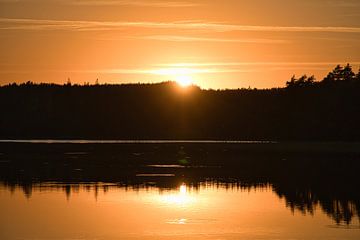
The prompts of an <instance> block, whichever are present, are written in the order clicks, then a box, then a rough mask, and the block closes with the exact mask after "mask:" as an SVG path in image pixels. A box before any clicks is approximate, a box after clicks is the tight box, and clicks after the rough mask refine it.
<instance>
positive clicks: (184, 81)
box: [152, 68, 198, 88]
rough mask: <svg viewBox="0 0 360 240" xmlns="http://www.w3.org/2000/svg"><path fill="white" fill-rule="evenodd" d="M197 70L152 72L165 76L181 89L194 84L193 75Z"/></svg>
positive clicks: (167, 69)
mask: <svg viewBox="0 0 360 240" xmlns="http://www.w3.org/2000/svg"><path fill="white" fill-rule="evenodd" d="M197 71H198V70H196V69H191V68H161V69H156V70H154V71H152V73H153V74H156V75H165V76H167V77H168V78H169V79H170V80H173V81H176V82H177V83H178V84H179V86H181V87H184V88H185V87H188V86H190V85H191V84H193V83H194V80H193V74H195V73H197Z"/></svg>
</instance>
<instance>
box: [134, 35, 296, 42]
mask: <svg viewBox="0 0 360 240" xmlns="http://www.w3.org/2000/svg"><path fill="white" fill-rule="evenodd" d="M135 38H137V39H145V40H157V41H169V42H225V43H232V42H233V43H268V44H281V43H288V42H289V41H287V40H281V39H280V40H278V39H261V38H244V39H234V38H205V37H191V36H173V35H153V36H142V37H135Z"/></svg>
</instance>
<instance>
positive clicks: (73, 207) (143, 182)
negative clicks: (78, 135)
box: [0, 144, 360, 240]
mask: <svg viewBox="0 0 360 240" xmlns="http://www.w3.org/2000/svg"><path fill="white" fill-rule="evenodd" d="M0 146H2V148H1V155H0V173H1V179H0V182H1V183H0V213H1V214H0V239H4V240H7V239H9V240H12V239H40V240H43V239H44V240H45V239H56V240H58V239H73V240H75V239H99V240H102V239H104V240H107V239H111V240H112V239H360V222H359V206H360V198H359V190H358V189H359V188H358V186H359V183H358V182H356V181H354V179H357V176H358V170H359V164H358V163H357V162H358V158H357V157H358V155H356V154H355V155H354V154H352V155H349V154H345V156H344V155H343V154H341V155H338V156H336V157H334V156H333V154H331V156H333V157H329V155H327V154H325V155H324V154H321V155H320V156H319V155H318V154H316V155H315V156H308V155H306V156H305V155H303V154H299V153H294V154H293V153H287V154H283V153H281V154H280V155H279V153H278V152H276V153H274V152H271V151H270V152H267V153H264V152H262V153H258V154H254V153H253V152H252V151H251V153H249V152H248V150H246V149H245V150H244V149H241V151H240V150H238V148H236V149H234V148H233V147H231V148H230V147H227V146H224V145H221V146H214V145H212V146H210V147H209V146H201V147H199V146H196V147H194V146H190V145H173V144H172V145H171V146H167V147H166V146H164V147H159V146H157V145H156V144H154V145H152V146H145V147H144V146H142V147H139V146H137V145H131V146H130V145H129V146H126V147H124V146H117V145H116V146H112V147H110V148H109V147H105V148H104V147H102V148H99V147H97V146H96V145H87V146H85V147H84V146H82V147H79V146H78V145H76V146H74V145H70V146H69V145H66V146H63V145H61V146H59V145H52V146H53V147H50V150H49V146H48V145H44V146H40V145H30V146H28V145H18V144H15V145H6V146H4V145H0ZM45 149H46V151H45ZM199 149H201V151H200V150H199ZM20 150H21V151H20ZM261 151H263V149H262V150H261ZM200 153H201V154H200Z"/></svg>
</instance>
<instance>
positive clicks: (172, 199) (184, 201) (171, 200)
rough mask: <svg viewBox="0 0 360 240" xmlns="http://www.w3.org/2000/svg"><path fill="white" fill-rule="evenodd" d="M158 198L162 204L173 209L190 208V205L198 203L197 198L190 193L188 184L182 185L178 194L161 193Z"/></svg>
mask: <svg viewBox="0 0 360 240" xmlns="http://www.w3.org/2000/svg"><path fill="white" fill-rule="evenodd" d="M157 198H158V199H157V201H158V202H159V203H160V204H162V205H169V206H171V207H182V208H184V207H190V205H192V204H194V203H195V202H196V198H195V196H193V195H191V194H190V193H189V192H188V187H187V186H186V184H181V185H180V186H179V188H178V189H177V191H176V192H165V193H161V194H160V195H158V196H157Z"/></svg>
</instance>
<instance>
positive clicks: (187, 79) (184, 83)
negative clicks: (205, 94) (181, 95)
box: [175, 75, 193, 87]
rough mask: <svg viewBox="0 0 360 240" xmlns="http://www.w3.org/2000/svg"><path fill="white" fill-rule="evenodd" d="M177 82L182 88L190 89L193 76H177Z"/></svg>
mask: <svg viewBox="0 0 360 240" xmlns="http://www.w3.org/2000/svg"><path fill="white" fill-rule="evenodd" d="M175 81H176V82H177V83H178V84H179V85H180V86H181V87H188V86H190V85H191V84H192V83H193V81H192V78H191V76H188V75H183V76H176V77H175Z"/></svg>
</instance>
